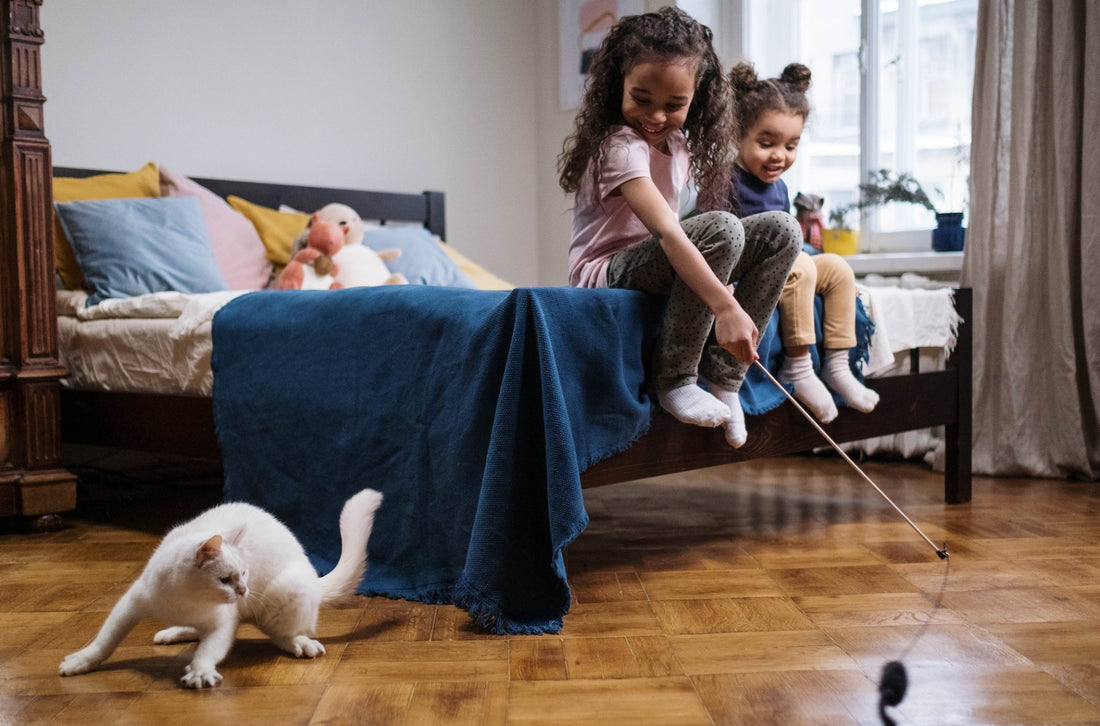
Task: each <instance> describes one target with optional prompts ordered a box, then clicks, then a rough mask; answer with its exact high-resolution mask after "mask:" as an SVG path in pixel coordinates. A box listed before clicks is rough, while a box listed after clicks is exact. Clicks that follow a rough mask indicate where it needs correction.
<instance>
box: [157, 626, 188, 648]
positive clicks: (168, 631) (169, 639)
mask: <svg viewBox="0 0 1100 726" xmlns="http://www.w3.org/2000/svg"><path fill="white" fill-rule="evenodd" d="M198 639H199V631H198V630H196V629H195V628H190V627H186V626H183V625H179V626H175V627H172V628H165V629H164V630H161V631H160V632H158V633H157V634H156V635H154V636H153V642H154V643H156V644H157V645H171V644H172V643H188V642H191V641H193V640H198Z"/></svg>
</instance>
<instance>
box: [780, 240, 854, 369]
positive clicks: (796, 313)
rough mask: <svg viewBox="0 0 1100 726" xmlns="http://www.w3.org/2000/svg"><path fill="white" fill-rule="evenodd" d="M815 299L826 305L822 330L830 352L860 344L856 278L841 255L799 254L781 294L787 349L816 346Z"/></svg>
mask: <svg viewBox="0 0 1100 726" xmlns="http://www.w3.org/2000/svg"><path fill="white" fill-rule="evenodd" d="M814 295H821V297H822V299H823V300H824V303H825V314H824V317H823V319H822V329H823V334H824V338H825V347H826V348H852V347H854V346H855V344H856V295H857V292H856V277H855V273H853V272H852V268H851V267H849V266H848V263H847V262H845V261H844V258H843V257H841V256H840V255H834V254H832V253H829V252H825V253H823V254H819V255H808V254H806V253H805V252H799V253H798V257H796V258H795V260H794V265H793V266H792V267H791V272H790V274H789V275H787V283H786V284H785V285H784V286H783V291H782V292H781V293H780V294H779V322H780V325H781V326H782V329H783V347H784V348H793V347H796V346H800V345H813V344H814V342H815V341H816V337H815V335H814Z"/></svg>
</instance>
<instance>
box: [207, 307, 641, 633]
mask: <svg viewBox="0 0 1100 726" xmlns="http://www.w3.org/2000/svg"><path fill="white" fill-rule="evenodd" d="M661 304H662V302H661V300H660V298H654V297H651V296H647V295H644V294H642V293H637V292H633V291H627V290H588V289H571V288H564V287H554V288H528V289H519V290H514V291H508V292H499V291H481V290H464V289H454V288H441V287H424V286H416V285H408V286H385V287H372V288H355V289H348V290H340V291H335V292H332V291H312V292H311V291H281V292H266V291H265V292H256V293H251V294H248V295H244V296H241V297H239V298H236V299H235V300H233V301H232V302H230V303H229V304H228V305H226V306H225V307H224V308H223V309H222V310H220V311H219V312H218V314H217V315H216V316H215V318H214V323H213V338H214V352H213V359H212V367H213V370H214V412H215V423H216V426H217V431H218V436H219V441H220V444H221V448H222V453H223V460H224V467H225V495H226V499H227V500H234V501H248V502H252V503H255V504H258V505H260V506H262V507H264V508H266V509H268V510H269V511H271V512H272V513H274V514H275V515H276V516H278V517H279V518H280V519H281V520H282V521H283V522H285V523H286V524H287V525H288V526H289V527H290V529H291V530H292V531H293V532H294V533H295V534H296V535H297V536H298V538H299V539H300V541H301V542H302V545H303V546H304V547H305V549H306V551H307V552H308V553H309V554H310V556H311V558H312V560H313V562H314V565H315V566H316V567H317V568H318V570H319V571H321V572H326V571H328V570H329V569H331V567H332V566H333V565H334V564H335V562H336V560H337V559H338V557H339V551H340V536H339V529H338V526H337V519H338V516H339V512H340V508H341V507H342V506H343V503H344V501H345V500H346V499H347V498H348V497H349V496H351V495H352V494H353V493H355V492H356V491H359V490H360V489H362V488H365V487H370V488H373V489H377V490H379V491H381V492H382V493H383V494H384V495H385V499H384V501H383V504H382V507H381V509H380V510H379V512H378V514H377V517H376V521H375V528H374V531H373V533H372V535H371V539H370V544H369V548H368V549H369V554H370V562H369V566H368V572H367V576H366V578H365V580H364V582H363V584H362V585H361V587H360V592H362V593H364V594H380V595H386V596H390V597H400V598H408V599H414V600H419V601H423V602H430V603H453V604H455V605H457V606H459V607H462V608H465V609H467V610H468V611H469V613H470V616H471V617H472V618H473V620H474V621H475V622H476V623H477V624H478V625H479V626H480V627H481V628H483V629H485V630H487V631H489V632H494V633H541V632H553V631H557V630H559V629H560V628H561V624H562V616H563V615H564V614H565V613H566V612H567V611H568V609H569V604H570V590H569V585H568V583H567V581H566V575H565V567H564V561H563V558H562V550H563V548H564V547H565V546H566V545H568V544H569V543H570V542H571V541H572V540H573V539H574V538H575V537H576V536H577V535H578V534H580V532H581V531H582V530H583V529H584V527H585V526H586V525H587V523H588V515H587V513H586V512H585V509H584V502H583V499H582V495H581V485H580V472H581V471H583V470H584V469H585V468H587V467H588V466H589V465H590V464H591V463H594V462H595V461H598V460H599V459H602V458H604V457H606V456H609V455H611V454H613V453H616V452H617V451H619V450H621V449H624V448H626V447H627V446H629V445H630V444H631V443H632V442H633V441H634V440H635V439H636V438H637V437H638V436H640V435H641V434H642V433H644V431H645V430H646V429H647V428H648V426H649V415H650V402H649V399H648V397H647V396H646V393H645V383H644V380H645V372H644V365H643V361H644V360H645V355H646V354H645V352H644V351H645V350H647V349H648V340H650V339H651V338H652V335H651V333H652V328H653V323H654V321H656V320H657V319H659V311H660V305H661Z"/></svg>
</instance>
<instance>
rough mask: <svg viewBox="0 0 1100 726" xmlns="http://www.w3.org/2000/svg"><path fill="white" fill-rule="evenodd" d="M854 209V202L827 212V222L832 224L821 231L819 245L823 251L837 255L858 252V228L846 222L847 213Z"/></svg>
mask: <svg viewBox="0 0 1100 726" xmlns="http://www.w3.org/2000/svg"><path fill="white" fill-rule="evenodd" d="M855 209H856V205H855V204H846V205H844V206H842V207H837V208H836V209H833V210H832V211H830V212H829V224H831V225H832V226H831V227H829V228H828V229H825V230H822V232H821V246H822V249H823V250H824V251H825V252H832V253H834V254H838V255H854V254H855V253H857V252H859V230H857V229H853V228H852V226H851V225H850V224H849V223H848V215H850V214H851V213H852V212H854V211H855Z"/></svg>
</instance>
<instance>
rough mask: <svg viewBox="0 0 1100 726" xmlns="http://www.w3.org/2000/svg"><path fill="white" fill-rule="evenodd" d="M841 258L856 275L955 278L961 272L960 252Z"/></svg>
mask: <svg viewBox="0 0 1100 726" xmlns="http://www.w3.org/2000/svg"><path fill="white" fill-rule="evenodd" d="M844 259H845V261H847V262H848V264H849V265H850V266H851V268H852V271H853V272H855V273H856V275H868V274H871V273H874V274H878V275H901V274H902V273H905V272H915V273H917V274H918V275H925V276H928V277H958V275H959V274H960V273H961V272H962V260H963V253H962V252H873V253H869V254H858V255H846V256H845V257H844Z"/></svg>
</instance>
